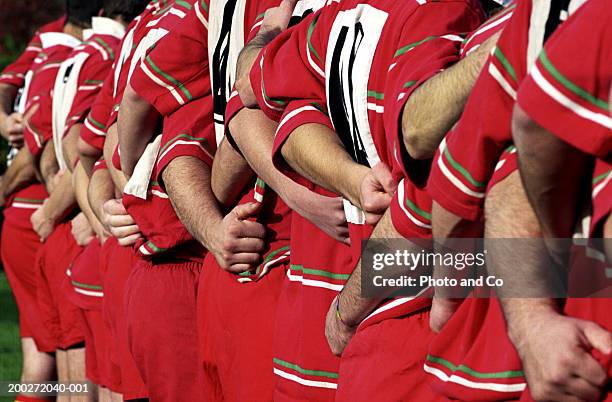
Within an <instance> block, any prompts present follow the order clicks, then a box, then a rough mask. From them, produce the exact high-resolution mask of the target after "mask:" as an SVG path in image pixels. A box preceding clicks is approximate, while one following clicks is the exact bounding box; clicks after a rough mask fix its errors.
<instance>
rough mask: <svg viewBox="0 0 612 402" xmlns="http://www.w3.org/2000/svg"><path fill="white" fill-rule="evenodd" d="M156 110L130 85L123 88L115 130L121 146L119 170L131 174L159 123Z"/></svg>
mask: <svg viewBox="0 0 612 402" xmlns="http://www.w3.org/2000/svg"><path fill="white" fill-rule="evenodd" d="M159 120H160V115H159V113H158V112H157V110H156V109H155V108H154V107H153V105H151V104H150V103H149V102H147V101H146V100H145V99H144V98H142V97H140V95H138V94H137V93H136V92H135V91H134V90H133V89H132V87H131V86H129V85H128V87H127V88H126V90H125V94H124V96H123V101H122V102H121V107H120V109H119V117H118V120H117V130H118V138H119V144H120V147H121V170H122V171H123V172H124V173H125V174H126V175H127V176H131V175H132V172H133V171H134V167H135V166H136V163H137V162H138V160H139V159H140V157H141V156H142V153H143V152H144V150H145V148H146V146H147V144H148V143H149V141H151V139H152V138H153V136H154V134H155V129H156V128H157V124H158V123H159Z"/></svg>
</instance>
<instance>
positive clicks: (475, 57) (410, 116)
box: [402, 34, 499, 159]
mask: <svg viewBox="0 0 612 402" xmlns="http://www.w3.org/2000/svg"><path fill="white" fill-rule="evenodd" d="M498 37H499V34H496V35H494V36H492V37H491V38H489V39H488V40H487V41H485V42H484V43H483V44H482V45H481V46H480V47H479V48H478V49H477V50H475V51H474V52H472V53H471V54H470V55H468V56H467V57H465V58H464V59H463V60H461V61H459V62H458V63H456V64H454V65H453V66H451V67H449V68H448V69H446V70H444V71H443V72H441V73H439V74H436V75H435V76H433V77H432V78H430V79H429V80H427V81H425V82H424V83H423V84H422V85H421V86H420V87H419V88H417V89H416V90H415V91H414V92H413V93H412V94H411V96H410V98H409V99H408V100H407V101H406V103H405V105H404V110H403V113H402V133H403V140H404V146H405V147H406V150H407V151H408V153H409V154H410V156H411V157H412V158H414V159H429V158H431V157H433V155H434V153H435V152H436V149H437V148H438V145H439V144H440V141H442V138H444V136H445V135H446V133H447V132H448V131H449V130H450V129H451V127H452V126H453V124H455V122H456V121H457V120H458V119H459V116H461V112H462V111H463V107H464V106H465V103H466V101H467V99H468V97H469V95H470V92H471V91H472V88H473V86H474V83H475V82H476V79H477V78H478V75H479V73H480V71H481V70H482V67H483V65H484V64H485V62H486V60H487V58H488V56H489V52H490V51H491V49H492V48H493V47H494V46H495V44H496V43H497V39H498ZM432 116H435V118H432Z"/></svg>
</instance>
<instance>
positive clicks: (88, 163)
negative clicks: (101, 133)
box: [77, 137, 102, 176]
mask: <svg viewBox="0 0 612 402" xmlns="http://www.w3.org/2000/svg"><path fill="white" fill-rule="evenodd" d="M77 149H78V152H79V159H80V160H81V165H82V166H83V169H84V170H85V173H86V174H87V175H88V176H91V174H92V172H93V167H94V165H95V163H96V161H97V160H98V159H99V158H100V156H102V152H100V150H99V149H97V148H94V147H92V146H91V145H89V144H88V143H87V142H86V141H84V140H83V139H82V138H80V137H79V139H78V140H77Z"/></svg>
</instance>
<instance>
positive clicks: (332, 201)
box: [285, 186, 350, 244]
mask: <svg viewBox="0 0 612 402" xmlns="http://www.w3.org/2000/svg"><path fill="white" fill-rule="evenodd" d="M285 199H286V200H287V201H288V204H290V205H289V207H290V208H291V209H293V210H295V212H297V213H298V214H300V215H301V216H303V217H304V218H306V219H308V220H309V221H310V222H311V223H312V224H313V225H315V226H316V227H318V228H319V229H321V230H322V231H323V232H325V233H327V234H328V235H329V236H330V237H332V238H333V239H335V240H338V241H339V242H342V243H345V244H350V240H349V230H348V225H347V223H346V215H345V214H344V206H343V204H342V198H339V197H334V198H332V197H326V196H324V195H321V194H317V193H315V192H313V191H310V190H308V189H307V188H306V187H303V186H299V187H298V190H297V191H292V192H291V194H288V195H287V197H285Z"/></svg>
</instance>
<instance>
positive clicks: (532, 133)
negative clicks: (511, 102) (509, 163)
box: [512, 104, 540, 152]
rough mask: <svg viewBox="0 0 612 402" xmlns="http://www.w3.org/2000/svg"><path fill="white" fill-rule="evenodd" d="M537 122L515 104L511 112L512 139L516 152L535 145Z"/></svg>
mask: <svg viewBox="0 0 612 402" xmlns="http://www.w3.org/2000/svg"><path fill="white" fill-rule="evenodd" d="M537 127H538V125H537V123H536V122H535V121H533V120H532V119H531V117H529V115H527V113H525V111H523V109H522V108H521V107H520V106H519V105H518V104H517V105H516V106H515V107H514V111H513V113H512V139H513V141H514V144H515V146H516V148H517V151H518V152H521V151H523V150H529V149H530V148H531V147H533V146H535V145H537V144H536V143H537V141H538V135H537V133H538V132H539V131H540V130H537V129H536V128H537Z"/></svg>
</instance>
